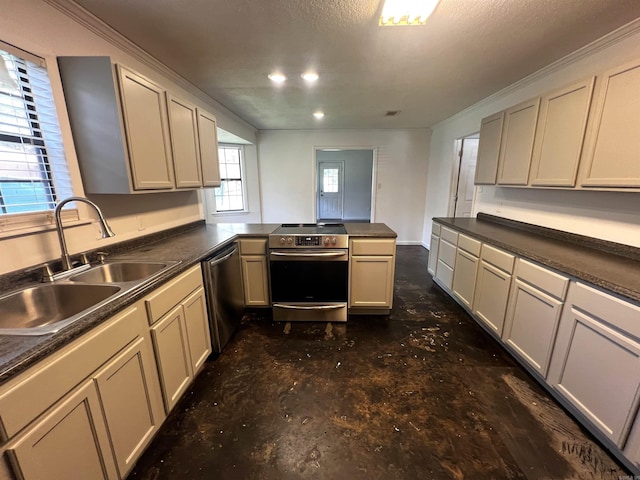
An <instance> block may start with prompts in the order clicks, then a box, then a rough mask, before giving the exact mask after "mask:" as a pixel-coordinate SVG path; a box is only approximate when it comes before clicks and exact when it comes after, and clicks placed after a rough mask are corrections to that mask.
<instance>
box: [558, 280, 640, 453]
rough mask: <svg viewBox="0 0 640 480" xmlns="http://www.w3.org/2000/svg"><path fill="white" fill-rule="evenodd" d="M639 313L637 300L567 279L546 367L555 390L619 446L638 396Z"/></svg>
mask: <svg viewBox="0 0 640 480" xmlns="http://www.w3.org/2000/svg"><path fill="white" fill-rule="evenodd" d="M639 319H640V306H638V305H635V304H632V303H630V302H627V301H624V300H622V299H620V298H617V297H615V296H613V295H609V294H607V293H604V292H601V291H599V290H597V289H595V288H592V287H589V286H587V285H584V284H582V283H578V282H572V283H571V286H570V287H569V294H568V296H567V300H566V304H565V308H564V311H563V314H562V317H561V320H560V327H559V330H558V335H557V339H556V342H555V347H554V351H553V356H552V358H551V366H550V369H549V376H548V381H549V383H550V384H551V385H552V386H553V388H554V389H555V390H556V391H557V392H558V394H559V395H561V396H562V397H563V398H564V399H565V400H566V401H567V402H569V403H570V404H571V405H572V406H573V407H574V408H575V409H576V410H577V411H578V412H580V413H581V414H582V415H583V416H584V417H585V418H586V419H588V421H589V422H590V423H591V424H592V425H593V426H594V427H595V428H596V429H598V430H599V431H600V432H601V433H602V434H603V435H604V437H606V438H607V439H608V440H610V441H611V442H612V443H613V444H615V445H616V446H617V447H619V448H620V449H623V448H624V447H625V443H626V440H627V436H628V434H629V431H630V429H631V426H632V424H633V421H634V419H635V416H636V412H637V410H638V404H639V401H640V341H639V339H640V321H639ZM636 461H637V459H636Z"/></svg>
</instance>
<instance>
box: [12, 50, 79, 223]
mask: <svg viewBox="0 0 640 480" xmlns="http://www.w3.org/2000/svg"><path fill="white" fill-rule="evenodd" d="M2 48H6V47H5V45H4V44H1V43H0V57H1V61H0V218H3V217H4V220H0V227H6V225H7V224H14V225H16V224H19V225H27V224H30V223H33V222H34V221H35V223H36V224H37V223H50V220H51V218H50V217H51V215H45V216H42V215H41V216H40V218H41V219H42V220H46V221H44V222H41V221H40V220H37V219H36V217H34V216H33V215H31V220H27V221H25V219H24V218H21V219H15V220H14V222H13V223H12V222H10V221H8V220H9V218H8V217H10V216H11V215H15V214H21V215H20V217H24V214H25V213H28V212H47V211H50V210H52V209H53V208H55V204H56V202H57V201H59V200H61V199H63V198H66V197H68V196H70V195H72V191H73V189H72V185H71V179H70V176H69V171H68V168H67V162H66V159H65V155H64V148H63V145H62V138H61V133H60V126H59V124H58V117H57V114H56V110H55V106H54V103H53V94H52V91H51V85H50V83H49V77H48V74H47V70H46V67H45V66H44V61H43V60H42V61H39V62H38V63H35V62H34V60H35V61H38V59H37V57H36V58H33V57H32V56H28V55H23V56H20V54H19V51H18V54H15V53H14V52H15V50H14V51H12V52H9V51H6V50H2ZM24 57H27V58H29V59H27V58H24Z"/></svg>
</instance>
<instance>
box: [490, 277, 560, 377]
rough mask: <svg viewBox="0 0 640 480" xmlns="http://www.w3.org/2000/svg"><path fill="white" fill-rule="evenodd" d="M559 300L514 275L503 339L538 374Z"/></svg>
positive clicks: (546, 353)
mask: <svg viewBox="0 0 640 480" xmlns="http://www.w3.org/2000/svg"><path fill="white" fill-rule="evenodd" d="M561 312H562V302H561V301H559V300H557V299H555V298H553V297H551V296H549V295H547V294H545V293H543V292H541V291H540V290H538V289H536V288H533V287H532V286H530V285H527V284H526V283H524V282H522V281H521V280H520V279H518V278H516V279H515V281H514V283H513V288H512V289H511V298H510V301H509V307H508V310H507V315H506V321H505V325H504V332H503V334H502V338H503V340H504V341H505V342H506V343H507V344H509V345H510V346H511V347H512V348H513V349H514V350H515V351H516V352H517V354H518V355H519V356H520V357H521V358H522V359H523V360H524V361H525V362H527V363H528V364H529V365H531V366H532V367H533V368H534V369H535V370H536V371H537V372H538V373H539V374H540V375H542V376H543V377H546V376H547V370H548V368H549V360H550V359H551V350H552V348H553V342H554V340H555V337H556V332H557V330H558V322H559V320H560V313H561Z"/></svg>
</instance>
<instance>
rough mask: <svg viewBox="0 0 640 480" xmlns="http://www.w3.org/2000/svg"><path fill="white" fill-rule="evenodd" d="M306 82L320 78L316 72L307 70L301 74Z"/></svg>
mask: <svg viewBox="0 0 640 480" xmlns="http://www.w3.org/2000/svg"><path fill="white" fill-rule="evenodd" d="M300 76H301V77H302V78H303V79H304V80H305V81H306V82H315V81H317V80H318V78H320V76H319V75H318V74H317V73H316V72H305V73H303V74H302V75H300Z"/></svg>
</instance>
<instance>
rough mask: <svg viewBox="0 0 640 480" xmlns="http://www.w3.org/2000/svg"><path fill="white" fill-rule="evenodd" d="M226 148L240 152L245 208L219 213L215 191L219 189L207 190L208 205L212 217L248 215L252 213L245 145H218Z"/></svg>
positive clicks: (243, 203)
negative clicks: (248, 193)
mask: <svg viewBox="0 0 640 480" xmlns="http://www.w3.org/2000/svg"><path fill="white" fill-rule="evenodd" d="M224 147H230V148H237V149H238V150H239V151H240V182H241V184H242V205H243V207H244V208H243V209H242V210H220V211H219V210H218V208H217V204H216V195H215V189H216V188H218V187H215V188H209V189H207V190H208V192H207V194H208V195H207V196H208V197H209V198H208V201H207V204H209V205H210V206H211V215H214V216H221V217H223V216H233V215H247V214H249V213H251V212H250V210H249V208H248V207H249V199H248V196H247V177H246V167H245V151H244V145H242V144H237V143H219V144H218V148H224ZM221 177H222V176H221ZM221 180H222V178H221Z"/></svg>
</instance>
